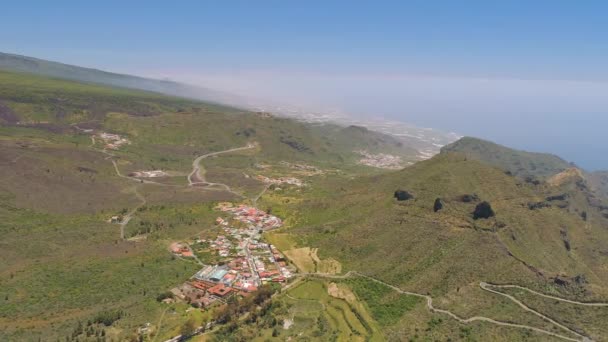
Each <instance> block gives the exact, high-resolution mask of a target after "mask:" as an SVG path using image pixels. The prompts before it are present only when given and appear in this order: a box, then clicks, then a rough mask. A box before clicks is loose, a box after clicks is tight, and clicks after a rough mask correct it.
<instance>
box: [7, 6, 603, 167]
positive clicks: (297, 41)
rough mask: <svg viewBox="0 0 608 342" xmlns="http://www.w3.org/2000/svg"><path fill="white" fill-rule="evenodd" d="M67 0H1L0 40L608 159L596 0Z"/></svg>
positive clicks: (133, 70) (28, 50)
mask: <svg viewBox="0 0 608 342" xmlns="http://www.w3.org/2000/svg"><path fill="white" fill-rule="evenodd" d="M66 4H69V6H56V5H51V4H39V5H38V6H27V5H25V4H11V5H10V6H9V7H10V9H9V10H10V12H11V13H12V15H11V16H10V18H6V20H4V21H3V23H1V24H0V27H2V28H3V30H0V31H1V32H2V33H0V38H1V39H0V50H1V51H4V52H10V53H17V54H23V55H28V56H32V57H37V58H43V59H49V60H55V61H59V62H64V63H69V64H75V65H81V66H87V67H95V68H100V69H104V70H109V71H115V72H123V73H130V74H136V75H142V76H149V77H155V78H170V79H172V80H176V81H183V82H187V83H192V84H196V85H201V86H205V87H209V88H212V89H216V90H223V91H228V92H232V93H235V94H239V95H243V96H246V97H248V98H252V99H260V100H261V102H264V101H266V102H276V103H285V104H289V105H293V106H297V107H299V108H309V109H310V110H318V111H329V110H331V111H339V112H343V113H347V114H349V115H353V116H355V117H372V118H385V119H391V120H399V121H403V122H406V123H411V124H414V125H417V126H421V127H431V128H435V129H439V130H443V131H453V132H456V133H459V134H462V135H471V136H476V137H480V138H484V139H489V140H492V141H495V142H498V143H501V144H505V145H508V146H511V147H515V148H519V149H525V150H530V151H539V152H549V153H554V154H557V155H559V156H561V157H563V158H564V159H566V160H568V161H572V162H575V163H576V164H578V165H580V166H582V167H584V168H587V169H591V170H594V169H602V168H603V169H608V161H605V160H603V158H601V157H602V156H603V155H605V154H606V153H608V144H606V143H605V141H604V135H605V134H604V132H603V127H604V126H605V125H606V124H608V117H607V115H606V109H607V108H608V96H606V94H608V68H606V62H605V61H606V60H607V59H606V57H608V46H606V44H604V33H605V32H606V31H607V29H608V24H607V23H606V22H605V20H604V19H603V16H602V13H604V11H603V10H605V9H608V8H607V6H606V5H604V4H602V3H593V2H591V3H586V4H576V5H575V4H568V3H565V2H562V3H555V2H542V1H541V2H535V3H533V4H531V3H528V2H517V1H515V2H510V3H508V4H504V3H503V4H487V3H484V2H470V3H467V4H466V5H464V4H446V3H438V2H435V3H430V2H424V3H423V2H410V3H407V4H403V3H397V2H396V3H384V4H382V5H372V4H369V5H361V4H358V5H354V4H351V3H348V2H343V3H340V2H336V3H332V4H325V3H317V6H300V5H297V4H285V3H281V2H269V3H266V4H250V3H247V2H242V3H237V4H234V5H233V6H229V5H227V4H226V5H215V4H214V6H210V5H206V4H198V3H196V2H184V3H182V4H180V6H171V5H168V4H150V6H142V5H138V4H137V3H136V2H134V3H129V4H123V3H119V2H117V3H116V5H115V6H118V7H119V8H120V11H116V7H115V6H108V4H104V5H101V4H86V5H84V4H80V3H78V2H66ZM51 14H52V15H51ZM31 22H36V23H37V25H35V26H31V25H29V24H27V23H31ZM236 23H238V25H236Z"/></svg>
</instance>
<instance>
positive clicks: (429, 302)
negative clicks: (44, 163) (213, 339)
mask: <svg viewBox="0 0 608 342" xmlns="http://www.w3.org/2000/svg"><path fill="white" fill-rule="evenodd" d="M90 147H91V148H93V149H96V148H95V137H94V136H91V146H90ZM254 147H255V144H252V143H249V144H247V145H246V146H244V147H237V148H231V149H228V150H224V151H218V152H211V153H207V154H204V155H201V156H199V157H197V158H196V159H194V161H193V162H192V172H190V174H189V175H188V186H196V185H206V186H207V187H205V189H206V190H216V189H212V188H210V187H214V186H215V187H220V188H221V189H217V190H221V191H227V192H230V193H232V194H234V195H236V196H239V197H242V195H240V194H237V193H235V192H233V191H232V190H231V188H230V187H229V186H228V185H226V184H222V183H212V182H207V181H206V180H205V178H204V175H203V174H201V172H200V171H201V165H200V163H201V161H202V160H203V159H205V158H208V157H212V156H217V155H220V154H224V153H230V152H236V151H243V150H247V149H252V148H254ZM96 150H97V151H100V152H101V153H103V154H105V155H107V157H106V159H109V160H110V161H111V162H112V164H113V166H114V170H115V171H116V174H117V176H119V177H121V178H125V179H130V180H133V181H137V182H138V183H148V184H157V185H161V186H179V185H170V184H164V183H159V182H154V181H148V180H142V179H139V178H135V177H129V176H125V175H123V174H122V173H121V172H120V170H119V168H118V165H117V163H116V161H115V160H114V158H115V157H116V156H115V155H114V154H113V153H111V152H108V151H107V150H106V149H103V150H99V149H96ZM195 177H196V180H195ZM267 188H268V187H265V188H264V190H262V192H261V193H260V194H259V195H258V196H256V197H255V198H254V199H252V200H253V203H256V202H257V200H258V199H259V197H260V196H262V194H263V193H264V192H265V191H266V189H267ZM134 193H135V196H137V198H138V199H139V200H140V204H139V205H138V206H136V207H134V208H133V209H131V210H130V211H129V212H128V213H127V214H126V215H125V216H124V217H123V219H122V221H121V222H120V237H121V239H123V240H124V235H125V232H124V229H125V226H126V225H127V224H128V223H129V221H130V220H131V218H132V217H133V214H134V213H135V212H136V211H137V209H139V208H140V207H142V206H144V205H145V204H146V199H145V197H144V196H142V195H141V194H140V193H139V192H138V191H137V187H134ZM199 263H200V260H199ZM296 276H312V277H319V278H328V279H345V278H349V277H353V276H359V277H363V278H367V279H369V280H371V281H374V282H377V283H380V284H382V285H384V286H387V287H389V288H391V289H393V290H394V291H396V292H398V293H400V294H404V295H409V296H415V297H419V298H424V299H426V306H427V309H428V310H429V311H431V312H436V313H441V314H445V315H448V316H450V317H452V318H453V319H455V320H457V321H458V322H460V323H463V324H467V323H471V322H475V321H482V322H488V323H492V324H496V325H499V326H505V327H513V328H519V329H527V330H531V331H535V332H538V333H542V334H546V335H550V336H553V337H556V338H560V339H563V340H567V341H591V338H590V337H588V336H584V335H582V334H580V333H579V332H577V331H575V330H573V329H571V328H568V327H566V326H564V325H562V324H560V323H558V322H556V321H555V320H553V319H551V318H549V317H547V316H545V315H543V314H542V313H540V312H538V311H536V310H534V309H531V308H530V307H528V306H527V305H525V304H524V303H522V302H521V301H519V300H518V299H516V298H515V297H513V296H511V295H509V294H506V293H502V292H500V291H497V290H494V289H492V288H517V289H521V290H524V291H527V292H529V293H532V294H534V295H538V296H541V297H544V298H548V299H553V300H557V301H562V302H566V303H569V304H575V305H583V306H596V307H597V306H602V307H604V306H608V303H589V302H578V301H574V300H569V299H564V298H559V297H555V296H551V295H546V294H543V293H540V292H537V291H534V290H531V289H528V288H526V287H523V286H519V285H511V284H505V285H495V284H488V283H486V282H480V283H479V287H480V288H481V289H482V290H484V291H488V292H490V293H493V294H496V295H500V296H503V297H505V298H507V299H509V300H511V301H512V302H514V303H515V304H517V305H518V306H519V307H521V308H522V309H524V310H525V311H528V312H530V313H532V314H534V315H536V316H538V317H540V318H542V319H543V320H545V321H547V322H550V323H551V324H553V325H554V326H556V327H559V328H560V329H562V330H565V331H567V332H568V333H570V334H572V335H573V336H576V337H577V338H573V337H570V336H565V335H561V334H558V333H555V332H552V331H548V330H544V329H541V328H537V327H533V326H529V325H525V324H516V323H509V322H503V321H497V320H495V319H492V318H489V317H484V316H473V317H470V318H463V317H460V316H458V315H456V314H455V313H453V312H451V311H448V310H443V309H438V308H435V307H434V306H433V298H432V297H431V296H428V295H424V294H420V293H415V292H410V291H405V290H402V289H401V288H399V287H397V286H394V285H391V284H389V283H386V282H384V281H382V280H379V279H376V278H373V277H370V276H367V275H365V274H362V273H359V272H356V271H349V272H348V273H346V274H344V275H334V274H323V273H300V274H296ZM294 299H295V298H294ZM165 311H166V310H165ZM165 311H163V314H162V315H161V318H160V321H159V328H160V322H162V319H163V318H164V315H165ZM159 330H160V329H159ZM157 337H158V332H157V334H156V335H155V337H154V339H156V338H157Z"/></svg>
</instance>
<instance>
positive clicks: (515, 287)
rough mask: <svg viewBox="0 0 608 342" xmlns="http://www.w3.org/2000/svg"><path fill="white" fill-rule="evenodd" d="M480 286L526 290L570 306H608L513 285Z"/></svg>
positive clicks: (484, 284)
mask: <svg viewBox="0 0 608 342" xmlns="http://www.w3.org/2000/svg"><path fill="white" fill-rule="evenodd" d="M479 286H481V287H482V288H484V286H485V287H497V288H503V289H520V290H524V291H528V292H530V293H533V294H535V295H537V296H541V297H545V298H549V299H554V300H558V301H560V302H565V303H570V304H575V305H584V306H608V303H592V302H579V301H576V300H570V299H565V298H560V297H555V296H551V295H547V294H544V293H540V292H537V291H534V290H531V289H529V288H527V287H523V286H519V285H512V284H504V285H497V284H489V283H484V282H482V283H480V284H479Z"/></svg>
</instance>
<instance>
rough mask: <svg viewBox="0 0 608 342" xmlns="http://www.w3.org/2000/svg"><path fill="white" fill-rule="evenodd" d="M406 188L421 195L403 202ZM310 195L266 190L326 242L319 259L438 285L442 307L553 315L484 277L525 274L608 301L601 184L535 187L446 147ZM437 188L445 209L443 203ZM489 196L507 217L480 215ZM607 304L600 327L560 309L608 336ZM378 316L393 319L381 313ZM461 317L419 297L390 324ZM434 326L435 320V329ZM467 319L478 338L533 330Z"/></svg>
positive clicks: (419, 327) (407, 330) (537, 284)
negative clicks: (496, 291) (595, 190)
mask: <svg viewBox="0 0 608 342" xmlns="http://www.w3.org/2000/svg"><path fill="white" fill-rule="evenodd" d="M396 190H405V191H407V192H408V193H410V194H411V195H412V196H413V198H412V199H409V200H405V201H397V200H395V199H394V198H393V194H394V192H395V191H396ZM464 195H469V196H464ZM302 196H303V197H304V198H305V200H303V201H301V202H299V203H297V204H282V203H280V201H279V200H277V201H271V200H272V198H270V197H267V198H266V200H267V201H268V203H266V204H267V205H268V206H271V205H273V206H280V207H281V208H282V209H281V210H284V211H287V212H290V213H291V215H295V216H297V217H298V220H297V224H295V227H294V228H292V229H291V230H287V231H285V233H288V235H287V236H291V239H293V240H294V241H297V245H298V246H300V247H303V246H308V247H313V248H319V251H318V255H319V258H320V259H321V260H323V259H328V258H333V259H336V260H337V261H338V262H339V263H341V265H342V272H343V273H344V272H347V271H351V270H354V271H358V272H361V273H363V274H365V275H367V276H371V277H373V278H375V279H379V280H382V281H385V282H387V283H389V284H393V285H395V286H398V287H400V288H401V289H404V290H407V291H412V292H416V293H421V294H427V295H429V296H431V297H432V298H433V300H434V303H438V304H437V305H436V306H438V307H440V308H442V309H446V310H451V311H452V312H454V313H456V314H457V315H459V316H460V317H472V316H486V317H492V318H494V319H498V320H503V321H504V320H506V321H509V322H515V323H518V324H526V325H532V326H539V324H540V326H542V325H543V324H544V323H543V322H542V321H540V322H539V321H537V317H535V316H534V315H530V314H529V312H525V311H521V308H519V307H518V306H517V305H516V304H514V303H513V302H510V301H508V300H507V301H505V300H504V297H501V296H497V295H493V294H491V293H488V292H487V291H484V290H482V289H481V288H480V286H479V283H480V282H488V283H496V284H518V285H521V286H526V287H529V288H532V289H535V290H537V291H540V292H543V293H553V294H556V295H557V296H562V297H565V298H578V299H579V300H581V301H591V300H598V301H606V300H608V287H607V286H606V284H608V272H606V268H605V265H606V263H607V262H608V253H606V251H608V232H607V231H606V229H605V227H606V226H607V225H608V220H607V219H606V216H605V215H602V213H601V210H602V208H603V206H602V205H598V203H597V202H596V203H595V204H590V198H591V197H590V196H592V194H591V193H589V192H588V189H585V188H584V187H583V186H581V184H580V183H577V182H576V181H574V182H569V181H566V182H564V183H562V184H559V185H556V186H551V185H548V184H540V185H533V184H529V183H526V182H524V181H522V180H520V179H519V178H517V177H513V176H509V175H507V174H505V173H504V172H503V171H501V170H499V169H497V168H493V167H490V166H486V165H484V164H482V163H480V162H478V161H475V160H472V159H471V158H468V157H465V155H463V154H454V153H448V152H444V153H442V154H440V155H438V156H436V157H434V158H432V159H430V160H428V161H423V162H419V163H417V164H415V165H414V166H411V167H408V168H406V169H404V170H402V171H398V172H394V173H390V174H384V175H378V176H370V177H361V178H358V179H356V180H342V181H340V180H337V179H335V178H334V179H329V178H328V179H326V181H325V182H323V183H317V184H316V186H315V187H314V188H311V189H309V190H308V192H307V193H305V194H302ZM466 197H468V198H466ZM437 198H440V199H441V203H442V204H443V208H442V209H441V210H439V211H437V212H434V210H433V209H434V204H435V202H436V199H437ZM595 200H596V201H597V199H595ZM483 201H487V202H489V203H490V205H491V207H492V209H493V211H494V212H495V216H494V217H491V218H489V219H478V220H475V219H474V218H473V212H474V211H475V209H476V206H477V205H479V204H480V203H481V202H483ZM537 203H542V204H543V205H535V204H537ZM273 208H274V207H273ZM583 212H585V214H584V215H583V214H582V213H583ZM583 216H584V217H583ZM284 238H285V237H282V239H284ZM541 299H542V298H541ZM378 300H384V299H383V297H382V296H380V297H379V298H375V297H374V298H370V299H369V301H368V305H369V306H370V307H373V306H374V305H377V303H376V302H377V301H378ZM372 313H374V311H373V310H372ZM379 314H381V313H379ZM606 314H608V311H606V310H605V309H602V311H601V312H598V313H597V315H596V316H594V317H593V318H591V321H592V322H594V323H593V324H592V325H593V326H594V328H592V329H590V330H586V329H584V328H583V327H579V326H577V325H576V324H573V323H572V322H570V321H569V317H568V316H567V315H562V316H560V314H559V313H553V312H552V313H551V317H553V318H554V319H556V320H557V321H559V322H562V323H564V322H565V323H566V324H570V326H571V327H575V328H580V329H582V331H583V332H584V333H588V334H592V335H593V337H594V338H600V337H602V336H604V337H605V336H606V335H605V334H607V333H608V331H606V330H603V332H602V334H604V335H602V334H600V335H598V334H597V332H595V333H594V331H595V329H596V328H598V327H599V326H602V324H601V323H599V322H601V321H602V317H605V315H606ZM421 317H426V318H423V319H421ZM375 318H376V319H378V320H380V321H382V316H381V315H380V316H376V317H375ZM438 319H441V322H443V323H441V324H438V322H437V320H438ZM433 322H435V323H433ZM448 322H449V323H448ZM452 323H455V321H453V320H452V321H451V322H450V318H449V317H448V316H446V315H439V314H434V315H429V314H428V311H427V310H426V308H425V307H424V304H419V305H418V306H417V307H414V308H412V309H411V310H410V311H408V312H405V313H403V314H402V315H401V316H400V317H399V318H398V319H397V321H396V323H388V324H387V325H386V326H385V328H384V329H385V332H387V334H389V335H391V336H393V338H394V339H395V340H402V339H404V338H406V337H411V336H414V335H418V336H421V337H422V336H425V338H432V339H436V338H438V339H445V338H447V337H452V336H458V335H459V334H460V333H459V332H458V328H457V327H454V326H453V325H452ZM427 324H428V325H433V329H431V330H426V332H424V331H425V329H426V328H427ZM467 329H472V330H469V331H468V333H470V334H471V335H472V336H476V338H474V339H483V336H493V334H498V335H497V336H500V339H506V340H508V339H516V340H519V339H523V338H525V337H524V335H525V334H526V331H525V330H523V331H518V330H517V329H515V330H514V331H512V333H514V334H520V333H521V334H524V335H519V336H517V337H516V336H511V337H505V336H507V335H505V334H506V333H505V332H504V331H503V330H502V328H500V327H492V326H491V325H483V326H481V327H480V326H478V325H475V324H472V325H470V326H469V327H468V328H467ZM534 336H535V337H534V338H541V336H537V335H534ZM545 337H546V336H545Z"/></svg>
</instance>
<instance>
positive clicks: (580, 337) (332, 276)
mask: <svg viewBox="0 0 608 342" xmlns="http://www.w3.org/2000/svg"><path fill="white" fill-rule="evenodd" d="M297 275H298V276H312V277H319V278H328V279H345V278H350V277H354V276H359V277H363V278H367V279H369V280H371V281H374V282H377V283H380V284H382V285H384V286H387V287H389V288H391V289H393V290H395V291H396V292H398V293H400V294H404V295H409V296H415V297H419V298H424V299H426V306H427V308H428V310H429V311H431V312H436V313H442V314H445V315H448V316H450V317H452V318H453V319H455V320H457V321H458V322H460V323H463V324H467V323H471V322H475V321H482V322H488V323H492V324H496V325H500V326H505V327H512V328H519V329H527V330H532V331H535V332H538V333H541V334H546V335H550V336H553V337H557V338H560V339H563V340H567V341H585V342H586V341H592V339H591V338H590V337H588V336H585V335H582V334H581V333H579V332H577V331H574V330H572V329H571V328H568V327H566V326H564V325H562V324H560V323H558V322H556V321H555V320H553V319H551V318H549V317H547V316H545V315H543V314H542V313H540V312H538V311H536V310H534V309H531V308H529V307H528V306H526V305H525V304H524V303H522V302H521V301H519V300H518V299H516V298H515V297H513V296H511V295H508V294H506V293H502V292H499V291H496V290H492V289H490V287H503V288H520V289H522V290H525V291H528V292H531V293H534V294H537V295H539V296H542V297H546V298H550V299H555V300H559V301H563V302H567V303H570V304H576V305H586V306H608V303H587V302H577V301H573V300H568V299H563V298H559V297H554V296H549V295H544V294H542V293H539V292H536V291H534V290H530V289H528V288H525V287H523V286H519V285H492V284H488V283H485V282H480V283H479V287H480V288H481V289H483V290H485V291H488V292H491V293H494V294H498V295H501V296H504V297H506V298H508V299H509V300H511V301H513V302H514V303H516V304H517V305H519V306H520V307H521V308H523V309H524V310H526V311H529V312H531V313H533V314H534V315H536V316H538V317H540V318H542V319H543V320H546V321H547V322H550V323H551V324H553V325H555V326H557V327H559V328H561V329H563V330H565V331H567V332H569V333H571V334H572V335H574V336H576V337H577V338H573V337H570V336H566V335H562V334H558V333H555V332H552V331H548V330H544V329H541V328H537V327H533V326H530V325H525V324H516V323H509V322H503V321H497V320H495V319H492V318H489V317H483V316H473V317H470V318H463V317H460V316H458V315H456V314H455V313H453V312H451V311H448V310H443V309H437V308H435V307H434V306H433V298H432V297H431V296H428V295H424V294H420V293H416V292H410V291H404V290H402V289H401V288H399V287H397V286H395V285H391V284H389V283H386V282H384V281H382V280H380V279H376V278H374V277H370V276H367V275H365V274H362V273H359V272H356V271H349V272H348V273H346V274H344V275H335V274H324V273H300V274H297Z"/></svg>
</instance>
